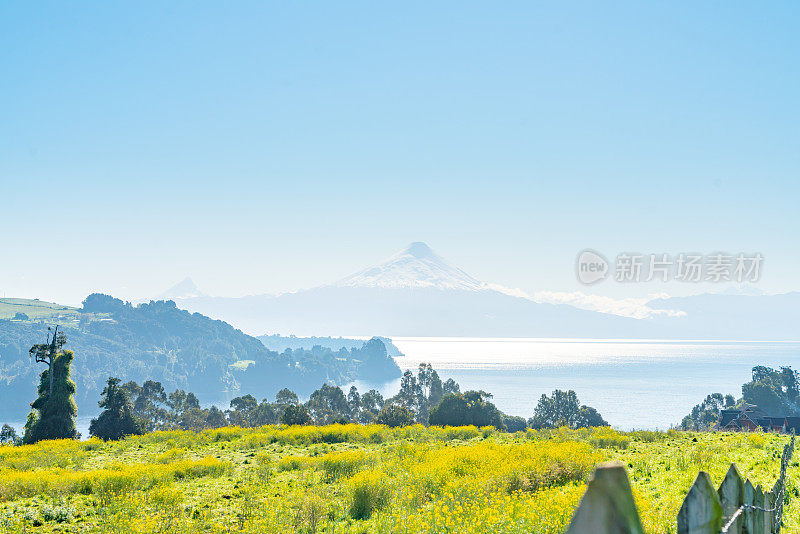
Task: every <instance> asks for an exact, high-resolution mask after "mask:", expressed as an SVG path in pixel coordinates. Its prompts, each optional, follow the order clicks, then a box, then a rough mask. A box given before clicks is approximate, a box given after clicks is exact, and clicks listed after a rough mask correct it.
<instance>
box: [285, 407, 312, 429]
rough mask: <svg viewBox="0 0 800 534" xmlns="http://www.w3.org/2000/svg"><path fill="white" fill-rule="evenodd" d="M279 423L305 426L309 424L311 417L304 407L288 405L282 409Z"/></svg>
mask: <svg viewBox="0 0 800 534" xmlns="http://www.w3.org/2000/svg"><path fill="white" fill-rule="evenodd" d="M281 423H282V424H284V425H307V424H310V423H311V415H309V413H308V410H306V408H305V406H297V405H294V404H290V405H288V406H286V407H285V408H284V409H283V414H281Z"/></svg>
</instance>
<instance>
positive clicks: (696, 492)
mask: <svg viewBox="0 0 800 534" xmlns="http://www.w3.org/2000/svg"><path fill="white" fill-rule="evenodd" d="M721 528H722V503H720V502H719V495H718V494H717V492H716V490H714V485H713V484H712V483H711V477H710V476H708V473H706V472H705V471H700V472H699V473H697V478H696V479H695V480H694V484H692V487H691V489H690V490H689V493H688V494H687V495H686V498H685V499H684V500H683V504H682V505H681V509H680V511H679V512H678V534H719V531H720V529H721Z"/></svg>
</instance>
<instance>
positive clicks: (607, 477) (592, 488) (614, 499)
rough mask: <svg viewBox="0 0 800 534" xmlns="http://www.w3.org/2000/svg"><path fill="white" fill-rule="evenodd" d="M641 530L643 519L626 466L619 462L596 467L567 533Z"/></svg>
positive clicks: (615, 533)
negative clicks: (640, 515) (634, 500)
mask: <svg viewBox="0 0 800 534" xmlns="http://www.w3.org/2000/svg"><path fill="white" fill-rule="evenodd" d="M584 532H592V533H593V534H641V533H642V532H644V529H642V522H641V520H640V519H639V511H638V510H636V504H635V503H634V502H633V493H632V492H631V484H630V482H629V481H628V474H627V473H626V472H625V466H624V465H622V464H621V463H619V462H609V463H605V464H601V465H599V466H598V467H597V469H595V471H594V474H593V475H592V478H591V479H590V480H589V485H588V487H587V488H586V493H584V494H583V497H581V503H580V505H579V506H578V509H577V510H576V511H575V515H574V516H572V521H571V522H570V525H569V529H568V530H567V533H568V534H578V533H584Z"/></svg>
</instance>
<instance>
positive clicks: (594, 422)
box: [575, 406, 609, 428]
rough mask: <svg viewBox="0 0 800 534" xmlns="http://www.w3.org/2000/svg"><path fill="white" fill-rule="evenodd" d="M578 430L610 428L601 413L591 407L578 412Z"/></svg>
mask: <svg viewBox="0 0 800 534" xmlns="http://www.w3.org/2000/svg"><path fill="white" fill-rule="evenodd" d="M575 426H576V427H577V428H593V427H598V426H609V425H608V422H607V421H606V420H605V419H603V416H601V415H600V412H598V411H597V410H595V409H594V408H592V407H591V406H581V407H580V409H579V410H578V420H577V422H576V423H575Z"/></svg>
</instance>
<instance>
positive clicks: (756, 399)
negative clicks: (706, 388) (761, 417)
mask: <svg viewBox="0 0 800 534" xmlns="http://www.w3.org/2000/svg"><path fill="white" fill-rule="evenodd" d="M744 404H755V405H756V406H758V407H759V408H761V409H762V410H764V412H765V413H767V414H768V415H771V416H774V417H786V416H798V415H800V375H799V374H798V372H797V371H795V370H794V369H792V368H791V367H781V368H780V369H773V368H771V367H766V366H763V365H758V366H756V367H753V369H752V375H751V380H750V381H749V382H745V383H744V384H742V396H741V397H740V398H739V399H736V398H735V397H734V396H733V395H730V394H728V395H724V396H723V395H722V393H712V394H710V395H708V396H706V398H705V399H704V400H703V401H702V402H701V403H700V404H697V405H696V406H695V407H694V408H692V411H691V412H689V413H688V414H687V415H686V416H685V417H684V418H683V419H682V420H681V423H680V425H679V427H680V428H681V429H682V430H699V431H706V430H712V429H714V428H715V427H716V425H717V423H718V422H719V418H720V413H721V411H722V410H727V409H732V408H740V407H742V406H743V405H744Z"/></svg>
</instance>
